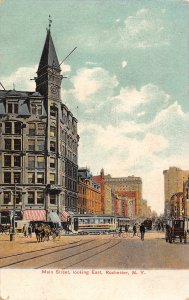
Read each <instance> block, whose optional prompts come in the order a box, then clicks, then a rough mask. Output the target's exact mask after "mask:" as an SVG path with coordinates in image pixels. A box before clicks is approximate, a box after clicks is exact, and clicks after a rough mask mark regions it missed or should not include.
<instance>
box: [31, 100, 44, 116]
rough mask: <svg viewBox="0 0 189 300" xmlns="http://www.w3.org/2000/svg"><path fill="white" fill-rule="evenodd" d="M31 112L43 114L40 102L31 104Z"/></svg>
mask: <svg viewBox="0 0 189 300" xmlns="http://www.w3.org/2000/svg"><path fill="white" fill-rule="evenodd" d="M31 113H32V115H41V114H42V105H39V104H36V103H35V104H34V103H32V104H31Z"/></svg>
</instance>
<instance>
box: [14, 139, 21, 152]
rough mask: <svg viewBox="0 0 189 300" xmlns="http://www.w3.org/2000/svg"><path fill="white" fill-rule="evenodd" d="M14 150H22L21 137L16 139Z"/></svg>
mask: <svg viewBox="0 0 189 300" xmlns="http://www.w3.org/2000/svg"><path fill="white" fill-rule="evenodd" d="M14 150H21V140H20V139H15V140H14Z"/></svg>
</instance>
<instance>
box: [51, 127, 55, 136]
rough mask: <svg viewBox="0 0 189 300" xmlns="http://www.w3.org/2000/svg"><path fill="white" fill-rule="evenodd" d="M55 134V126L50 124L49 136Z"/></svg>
mask: <svg viewBox="0 0 189 300" xmlns="http://www.w3.org/2000/svg"><path fill="white" fill-rule="evenodd" d="M55 135H56V128H55V127H53V126H51V127H50V136H51V137H54V136H55Z"/></svg>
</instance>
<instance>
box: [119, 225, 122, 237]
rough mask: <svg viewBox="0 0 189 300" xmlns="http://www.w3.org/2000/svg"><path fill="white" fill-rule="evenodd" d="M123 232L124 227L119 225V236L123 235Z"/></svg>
mask: <svg viewBox="0 0 189 300" xmlns="http://www.w3.org/2000/svg"><path fill="white" fill-rule="evenodd" d="M121 234H122V227H121V226H120V227H119V237H121Z"/></svg>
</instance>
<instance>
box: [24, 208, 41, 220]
mask: <svg viewBox="0 0 189 300" xmlns="http://www.w3.org/2000/svg"><path fill="white" fill-rule="evenodd" d="M23 220H30V221H46V211H45V210H42V209H27V210H25V211H24V215H23Z"/></svg>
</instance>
